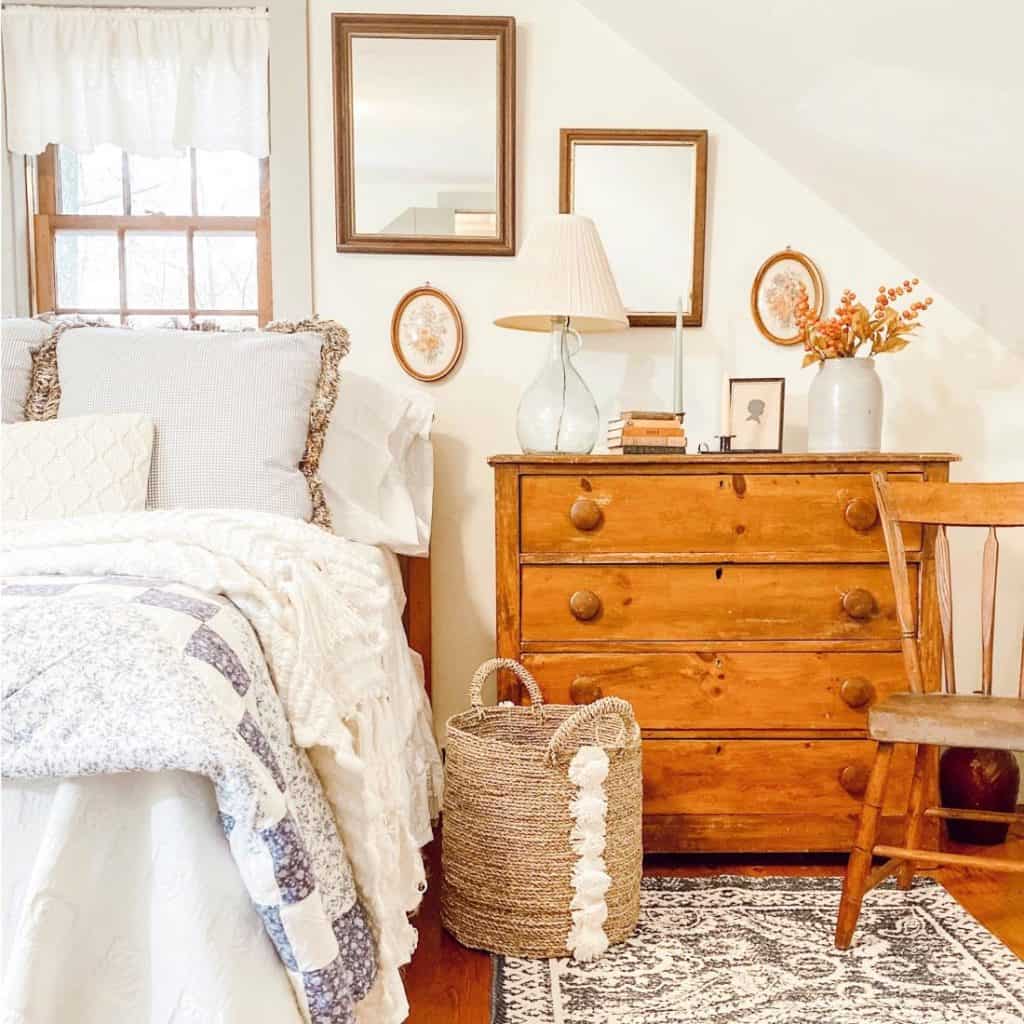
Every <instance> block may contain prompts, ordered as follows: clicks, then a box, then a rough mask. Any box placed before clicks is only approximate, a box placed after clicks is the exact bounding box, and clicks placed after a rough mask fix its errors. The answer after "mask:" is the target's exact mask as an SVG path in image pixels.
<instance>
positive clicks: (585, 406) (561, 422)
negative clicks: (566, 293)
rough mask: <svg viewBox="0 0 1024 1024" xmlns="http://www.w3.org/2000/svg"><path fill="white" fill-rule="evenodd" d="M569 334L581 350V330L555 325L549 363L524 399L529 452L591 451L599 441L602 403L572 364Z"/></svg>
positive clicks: (521, 429) (521, 420) (522, 425)
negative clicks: (596, 399) (596, 400)
mask: <svg viewBox="0 0 1024 1024" xmlns="http://www.w3.org/2000/svg"><path fill="white" fill-rule="evenodd" d="M570 337H573V338H575V339H577V341H578V343H579V344H578V345H577V347H576V351H577V352H578V351H579V347H580V346H581V345H582V339H581V338H580V336H579V334H577V333H576V331H574V330H572V329H571V328H569V327H567V325H566V324H565V323H564V321H557V322H556V323H555V324H554V325H553V327H552V331H551V345H550V347H549V349H548V355H547V358H546V359H545V361H544V365H543V366H542V367H541V371H540V373H539V374H537V377H536V379H535V380H534V381H533V383H532V384H531V385H530V386H529V387H528V388H527V389H526V390H525V391H524V392H523V397H522V398H521V399H520V400H519V412H518V413H517V416H516V433H517V434H518V437H519V446H520V447H521V448H522V449H523V451H524V452H526V453H527V454H528V455H546V454H557V453H564V454H573V455H586V454H588V453H589V452H592V451H593V450H594V445H595V444H597V437H598V432H599V430H600V427H601V418H600V414H599V413H598V411H597V402H595V401H594V396H593V395H592V394H591V392H590V388H588V387H587V385H586V384H585V383H584V382H583V378H582V377H581V376H580V375H579V372H578V371H577V370H576V367H575V366H574V365H573V361H572V356H573V352H572V351H571V350H570Z"/></svg>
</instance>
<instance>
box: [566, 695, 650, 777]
mask: <svg viewBox="0 0 1024 1024" xmlns="http://www.w3.org/2000/svg"><path fill="white" fill-rule="evenodd" d="M605 715H618V716H619V718H621V719H622V724H623V725H624V726H625V728H626V730H627V733H628V732H629V731H631V730H632V729H634V728H635V727H636V719H635V718H634V717H633V705H632V704H630V703H629V701H628V700H623V699H622V698H621V697H602V698H601V699H600V700H595V701H594V703H593V704H586V705H584V706H583V707H581V708H580V709H579V711H577V712H576V713H575V714H573V715H572V716H571V717H570V718H567V719H566V720H565V721H564V722H563V723H562V724H561V725H560V726H559V727H558V728H557V729H556V730H555V732H554V735H552V737H551V739H550V740H549V741H548V749H547V759H548V761H549V763H551V764H554V762H555V759H556V757H557V756H558V754H559V752H560V751H561V749H562V746H563V745H564V744H565V742H566V741H567V740H568V739H569V737H570V736H571V735H572V734H573V733H575V732H576V731H577V730H578V729H581V728H582V727H583V726H585V725H587V724H589V723H590V722H596V721H597V719H599V718H604V716H605Z"/></svg>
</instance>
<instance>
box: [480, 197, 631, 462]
mask: <svg viewBox="0 0 1024 1024" xmlns="http://www.w3.org/2000/svg"><path fill="white" fill-rule="evenodd" d="M513 282H514V284H513V287H512V290H511V297H510V300H509V307H510V308H511V310H512V311H511V312H509V313H507V314H504V315H502V316H499V317H497V318H496V319H495V321H494V322H495V324H496V325H497V326H498V327H510V328H513V329H514V330H519V331H548V332H550V334H551V345H550V347H549V349H548V355H547V358H546V360H545V362H544V365H543V367H542V368H541V371H540V373H539V374H538V375H537V378H536V379H535V380H534V382H533V383H532V384H531V385H530V386H529V387H528V388H527V389H526V391H524V392H523V396H522V398H521V399H520V400H519V411H518V413H517V414H516V433H517V434H518V437H519V445H520V447H521V448H522V449H523V451H524V452H527V453H529V454H536V453H554V452H567V453H569V452H571V453H574V454H586V453H587V452H590V451H593V449H594V445H595V444H596V443H597V437H598V432H599V431H600V427H601V420H600V414H599V413H598V411H597V403H596V402H595V401H594V396H593V395H592V394H591V392H590V388H588V387H587V385H586V384H585V383H584V381H583V378H582V377H581V376H580V375H579V373H578V371H577V370H576V367H575V366H574V365H573V362H572V357H573V356H574V355H575V354H576V353H577V352H579V350H580V348H581V347H582V344H583V339H582V338H581V337H580V334H581V333H582V334H588V333H596V332H598V331H621V330H622V329H623V328H624V327H628V326H629V320H628V318H627V317H626V311H625V309H623V306H622V299H620V298H619V290H618V288H617V287H616V286H615V278H614V277H612V272H611V268H610V267H609V266H608V257H607V256H606V255H605V252H604V246H603V245H601V237H600V235H598V233H597V228H596V227H595V225H594V222H593V221H592V220H591V219H590V218H589V217H580V216H577V215H576V214H571V213H563V214H558V215H556V216H553V217H545V218H544V219H543V220H540V221H537V222H536V223H535V224H534V225H533V228H532V229H531V231H530V233H529V235H528V237H527V239H526V242H525V243H524V245H523V248H522V251H521V253H520V254H519V259H518V260H517V261H516V267H515V271H514V277H513ZM571 339H574V340H575V343H576V344H575V346H573V345H572V342H571Z"/></svg>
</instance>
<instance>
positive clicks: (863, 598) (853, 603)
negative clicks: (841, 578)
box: [843, 587, 878, 621]
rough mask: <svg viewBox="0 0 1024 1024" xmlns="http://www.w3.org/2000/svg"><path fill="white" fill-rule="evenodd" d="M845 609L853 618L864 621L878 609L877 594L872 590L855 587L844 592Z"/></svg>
mask: <svg viewBox="0 0 1024 1024" xmlns="http://www.w3.org/2000/svg"><path fill="white" fill-rule="evenodd" d="M843 611H844V612H846V614H847V615H849V616H850V618H851V619H857V620H858V621H863V620H864V619H870V618H871V616H872V615H874V614H875V612H876V611H878V603H877V602H876V601H875V595H874V594H872V593H871V591H870V590H864V589H863V588H862V587H854V588H853V590H849V591H847V592H846V593H845V594H843Z"/></svg>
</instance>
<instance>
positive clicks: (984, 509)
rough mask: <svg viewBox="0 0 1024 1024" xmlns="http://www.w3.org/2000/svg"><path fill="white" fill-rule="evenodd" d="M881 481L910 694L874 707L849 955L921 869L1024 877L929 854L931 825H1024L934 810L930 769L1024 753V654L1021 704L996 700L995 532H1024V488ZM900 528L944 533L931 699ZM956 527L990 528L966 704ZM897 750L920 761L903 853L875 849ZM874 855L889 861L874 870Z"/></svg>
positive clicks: (844, 944) (939, 547) (1015, 864)
mask: <svg viewBox="0 0 1024 1024" xmlns="http://www.w3.org/2000/svg"><path fill="white" fill-rule="evenodd" d="M872 479H873V481H874V485H875V495H876V497H877V499H878V511H879V515H880V518H881V521H882V529H883V531H884V533H885V544H886V547H887V548H888V551H889V566H890V568H891V570H892V580H893V586H894V588H895V591H896V609H897V613H898V616H899V624H900V633H901V635H902V646H903V657H904V662H905V665H906V671H907V677H908V681H909V683H910V692H909V693H899V694H895V695H893V696H891V697H889V698H888V699H887V700H885V701H883V702H882V703H881V704H879V705H877V706H876V707H873V708H872V709H871V712H870V714H869V719H868V730H869V733H870V735H871V738H872V739H874V740H877V741H878V748H877V751H876V753H875V760H874V765H873V766H872V769H871V775H870V778H869V781H868V785H867V790H866V791H865V794H864V807H863V809H862V811H861V816H860V823H859V825H858V827H857V833H856V838H855V839H854V844H853V850H852V852H851V853H850V861H849V865H848V867H847V870H846V881H845V883H844V884H843V897H842V902H841V903H840V905H839V920H838V923H837V925H836V946H837V947H838V948H839V949H846V948H848V947H849V945H850V942H851V941H852V939H853V931H854V928H855V927H856V925H857V918H858V916H859V915H860V908H861V903H862V901H863V899H864V894H865V893H866V892H868V891H870V890H871V889H873V888H874V887H875V886H876V885H878V883H879V882H881V881H882V880H883V879H885V878H888V877H889V876H890V875H893V874H895V875H897V876H898V881H899V885H900V888H902V889H909V888H910V885H911V882H912V881H913V877H914V862H915V861H928V862H930V863H938V864H954V865H961V866H964V867H974V868H979V867H980V868H986V869H988V870H991V871H1012V872H1024V861H1016V860H1009V859H1006V858H996V857H976V856H968V855H964V854H953V853H945V852H941V851H937V850H936V851H933V850H924V849H921V848H920V847H921V845H922V844H921V830H922V824H923V821H924V819H925V818H946V819H949V818H958V819H966V820H970V821H999V822H1010V823H1012V822H1015V821H1024V815H1021V814H997V813H994V812H984V811H968V810H958V809H954V808H946V807H926V806H925V803H926V800H927V795H926V792H925V790H926V779H927V778H928V777H930V776H932V777H933V771H930V770H929V763H931V764H932V766H934V764H935V762H936V760H937V757H938V748H939V747H940V746H950V747H989V748H994V749H1001V750H1022V749H1024V650H1022V652H1021V667H1020V680H1019V682H1018V696H1017V697H993V696H992V643H993V638H994V633H995V606H996V570H997V567H998V563H999V541H998V539H997V537H996V527H997V526H999V527H1002V526H1024V483H1007V484H947V483H890V482H888V481H887V480H886V479H885V475H884V474H882V473H873V474H872ZM901 523H922V524H930V525H933V526H935V527H936V536H935V572H936V582H937V587H938V595H939V618H940V621H941V627H942V676H943V681H944V692H943V693H925V687H924V680H923V676H922V671H921V660H920V654H919V651H918V646H917V625H916V623H915V621H914V605H913V602H912V601H911V594H910V581H909V575H908V572H907V555H906V551H905V549H904V546H903V535H902V532H901V530H900V524H901ZM947 526H985V527H988V536H987V538H986V540H985V547H984V553H983V556H982V592H981V690H980V692H978V693H976V694H972V695H969V696H958V695H957V688H956V672H955V669H954V666H953V588H952V580H951V576H950V566H949V540H948V538H947V536H946V527H947ZM1018 583H1019V581H1018ZM895 743H909V744H914V745H915V746H916V748H917V755H916V758H915V761H914V776H913V782H912V783H911V789H910V802H909V805H908V809H907V817H906V822H905V833H904V840H903V845H902V846H881V845H875V840H876V837H877V832H878V824H879V818H880V816H881V808H882V804H883V800H884V796H885V783H886V777H887V775H888V772H889V765H890V763H891V761H892V753H893V744H895ZM874 856H879V857H886V858H888V859H887V860H886V861H885V862H884V863H882V864H881V865H880V866H879V867H877V868H875V869H874V870H872V857H874Z"/></svg>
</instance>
